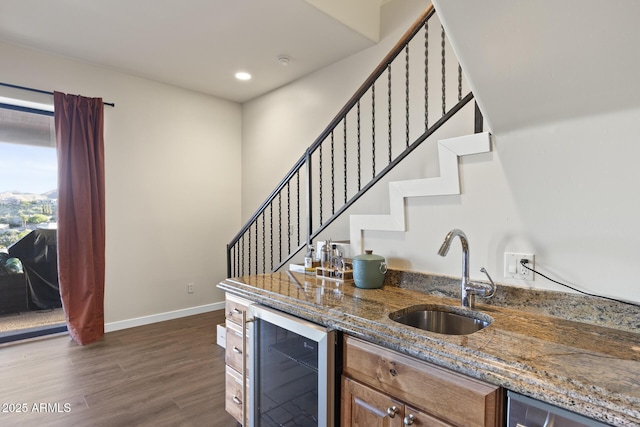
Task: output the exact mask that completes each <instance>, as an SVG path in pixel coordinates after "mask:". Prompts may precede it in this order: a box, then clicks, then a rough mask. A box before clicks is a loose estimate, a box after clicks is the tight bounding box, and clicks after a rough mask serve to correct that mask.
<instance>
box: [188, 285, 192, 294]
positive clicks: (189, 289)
mask: <svg viewBox="0 0 640 427" xmlns="http://www.w3.org/2000/svg"><path fill="white" fill-rule="evenodd" d="M187 293H188V294H192V293H193V283H188V284H187Z"/></svg>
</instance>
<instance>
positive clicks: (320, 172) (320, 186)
mask: <svg viewBox="0 0 640 427" xmlns="http://www.w3.org/2000/svg"><path fill="white" fill-rule="evenodd" d="M318 151H319V153H318V156H320V157H319V161H318V169H319V171H318V181H319V182H318V186H319V191H318V193H319V194H318V198H319V199H320V200H319V206H318V208H319V210H320V217H319V218H318V221H319V224H320V225H322V144H320V148H319V149H318Z"/></svg>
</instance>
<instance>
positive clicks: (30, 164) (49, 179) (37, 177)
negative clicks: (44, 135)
mask: <svg viewBox="0 0 640 427" xmlns="http://www.w3.org/2000/svg"><path fill="white" fill-rule="evenodd" d="M57 183H58V178H57V156H56V150H55V148H52V147H41V146H33V145H22V144H9V143H2V142H0V193H3V192H20V193H33V194H42V193H46V192H47V191H51V190H55V189H56V187H57V185H58V184H57Z"/></svg>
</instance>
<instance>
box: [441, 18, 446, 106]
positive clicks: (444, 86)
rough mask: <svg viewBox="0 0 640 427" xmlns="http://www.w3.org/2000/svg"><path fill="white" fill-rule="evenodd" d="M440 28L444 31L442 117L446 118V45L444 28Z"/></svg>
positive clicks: (442, 35) (442, 43)
mask: <svg viewBox="0 0 640 427" xmlns="http://www.w3.org/2000/svg"><path fill="white" fill-rule="evenodd" d="M440 28H441V29H442V31H441V32H440V34H441V38H442V42H441V46H442V115H443V116H444V115H445V114H446V113H447V92H446V85H445V74H446V67H445V49H444V47H445V45H444V27H443V26H442V25H441V26H440Z"/></svg>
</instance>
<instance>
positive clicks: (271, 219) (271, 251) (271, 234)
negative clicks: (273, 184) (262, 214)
mask: <svg viewBox="0 0 640 427" xmlns="http://www.w3.org/2000/svg"><path fill="white" fill-rule="evenodd" d="M269 233H270V234H269V235H270V237H271V238H270V239H269V259H271V270H273V203H270V204H269ZM265 271H266V270H265Z"/></svg>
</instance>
